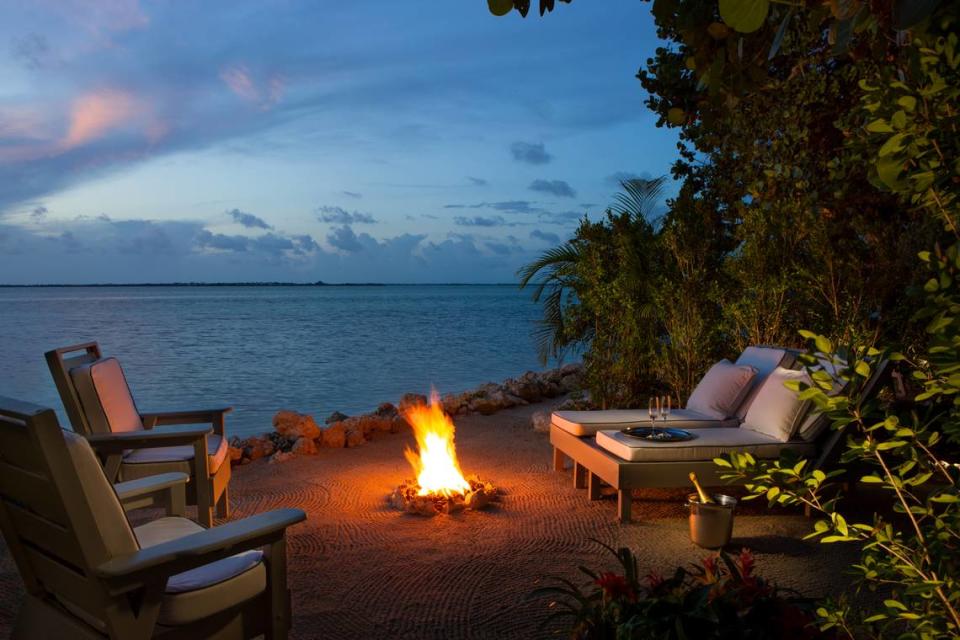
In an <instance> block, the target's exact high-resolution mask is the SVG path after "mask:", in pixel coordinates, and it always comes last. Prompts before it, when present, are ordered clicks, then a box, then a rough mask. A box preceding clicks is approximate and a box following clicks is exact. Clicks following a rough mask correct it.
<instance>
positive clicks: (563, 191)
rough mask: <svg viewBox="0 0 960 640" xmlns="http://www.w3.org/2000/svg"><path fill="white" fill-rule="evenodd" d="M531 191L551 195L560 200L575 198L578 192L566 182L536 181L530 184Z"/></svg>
mask: <svg viewBox="0 0 960 640" xmlns="http://www.w3.org/2000/svg"><path fill="white" fill-rule="evenodd" d="M529 188H530V190H531V191H539V192H541V193H549V194H552V195H555V196H557V197H560V198H575V197H576V196H577V192H576V191H574V190H573V187H571V186H570V185H569V184H567V183H566V182H565V181H564V180H534V181H533V182H531V183H530V187H529Z"/></svg>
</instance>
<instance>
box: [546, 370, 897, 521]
mask: <svg viewBox="0 0 960 640" xmlns="http://www.w3.org/2000/svg"><path fill="white" fill-rule="evenodd" d="M777 371H779V372H780V373H778V374H777V375H776V376H774V377H769V376H768V378H767V379H766V380H765V382H764V383H763V384H762V385H761V387H760V389H758V390H757V393H763V396H761V401H760V402H759V403H757V406H756V407H755V413H756V414H758V416H757V417H754V418H752V420H753V421H758V420H759V421H760V422H761V423H762V420H763V418H764V416H763V408H764V407H765V406H770V405H771V399H772V400H773V403H772V404H774V405H776V404H777V397H778V396H779V397H780V398H781V399H782V400H781V401H782V402H793V403H795V404H793V405H792V407H791V408H790V411H792V412H793V413H791V414H790V416H788V417H785V420H786V422H790V423H791V424H793V425H794V426H793V427H791V428H790V429H791V433H790V435H784V434H780V435H782V437H778V433H777V429H773V434H771V433H762V432H758V431H757V430H754V429H755V428H756V427H755V425H754V424H753V423H752V422H751V423H750V424H749V425H747V426H746V427H745V426H740V427H711V426H709V425H703V426H700V427H698V428H691V432H692V433H694V434H695V436H696V437H695V438H694V439H693V440H689V441H686V442H676V443H665V442H654V443H651V442H646V441H643V440H638V439H635V438H630V437H629V436H625V435H623V434H621V433H620V431H619V429H608V430H600V431H598V432H597V434H596V436H595V437H594V438H589V437H578V436H576V435H574V434H572V433H569V432H568V431H566V430H565V429H562V428H558V427H556V426H555V425H553V426H552V427H551V431H550V441H551V444H553V446H554V451H555V454H554V464H555V465H557V463H558V459H557V458H558V456H557V454H556V451H560V452H562V453H561V454H560V455H568V456H570V457H571V458H573V461H574V483H575V486H576V487H577V488H587V490H588V495H589V497H590V499H591V500H597V499H599V498H600V489H601V485H602V484H604V483H605V484H607V485H610V486H611V487H613V488H614V489H616V490H617V498H618V509H617V514H618V518H619V520H620V521H621V522H629V521H630V518H631V502H632V496H631V492H632V490H633V489H641V488H648V487H661V488H672V487H682V486H686V485H687V483H688V482H689V480H688V475H689V473H690V472H691V471H693V472H695V473H696V474H697V476H698V477H699V478H700V480H701V482H702V483H703V484H705V485H719V484H722V482H721V480H720V478H719V468H718V467H717V466H716V465H715V464H714V463H713V459H714V458H716V457H718V456H720V455H724V454H729V453H731V452H734V451H746V452H749V453H751V454H752V455H753V456H754V457H756V458H758V459H776V458H778V457H779V456H780V453H781V452H783V451H784V450H791V451H794V452H795V453H796V454H797V455H799V456H801V457H803V458H807V459H811V460H813V461H814V468H822V467H824V466H828V465H829V464H832V462H833V461H834V458H835V456H836V453H837V451H838V449H837V445H838V443H839V442H840V440H841V439H842V437H843V432H842V431H829V430H828V429H827V426H828V423H827V419H826V418H825V417H824V416H822V415H820V414H818V413H810V414H809V415H804V413H805V411H806V407H805V406H803V403H799V402H798V401H797V399H796V395H795V394H793V392H791V391H789V390H788V389H786V388H785V387H784V386H783V379H782V376H783V375H786V374H784V373H783V372H784V371H785V370H784V369H783V368H780V369H778V370H777ZM885 372H886V363H880V364H879V365H878V366H877V367H876V370H875V372H874V374H873V376H872V378H871V379H870V380H869V381H868V382H867V384H866V385H865V387H864V389H863V393H864V394H865V395H869V394H872V393H874V392H875V391H876V390H877V389H878V388H879V384H880V381H881V379H882V377H883V375H884V374H885ZM789 373H791V374H795V375H798V376H802V375H805V374H804V373H803V372H799V371H798V372H789ZM757 393H755V394H754V398H756V396H757ZM744 415H745V417H747V418H748V419H750V418H749V416H748V415H747V414H744ZM608 424H610V423H608ZM632 424H635V423H632ZM761 427H762V424H761ZM559 462H561V463H562V458H561V459H560V460H559Z"/></svg>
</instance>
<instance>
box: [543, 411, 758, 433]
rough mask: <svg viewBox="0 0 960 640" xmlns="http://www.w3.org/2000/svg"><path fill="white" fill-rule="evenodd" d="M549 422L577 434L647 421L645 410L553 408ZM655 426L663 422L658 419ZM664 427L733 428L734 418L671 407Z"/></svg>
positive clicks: (735, 422)
mask: <svg viewBox="0 0 960 640" xmlns="http://www.w3.org/2000/svg"><path fill="white" fill-rule="evenodd" d="M550 421H551V423H552V424H553V425H555V426H556V427H558V428H560V429H563V430H564V431H566V432H568V433H572V434H573V435H575V436H577V437H583V436H592V435H596V433H597V432H598V431H601V430H603V429H625V428H627V427H636V426H643V425H649V424H650V416H649V414H648V412H647V410H646V409H643V410H640V409H608V410H605V411H554V412H553V415H552V416H551V417H550ZM657 424H658V425H662V424H664V421H663V420H657ZM666 424H667V426H670V427H678V428H681V429H705V428H709V427H736V426H737V425H739V424H740V421H739V420H737V419H736V418H733V419H726V420H718V419H716V418H711V417H710V416H705V415H703V414H701V413H697V412H696V411H691V410H690V409H674V410H673V411H671V412H670V415H669V416H667V421H666Z"/></svg>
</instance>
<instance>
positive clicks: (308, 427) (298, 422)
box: [273, 410, 320, 440]
mask: <svg viewBox="0 0 960 640" xmlns="http://www.w3.org/2000/svg"><path fill="white" fill-rule="evenodd" d="M273 428H274V430H276V432H277V433H279V434H280V435H282V436H285V437H287V438H291V439H293V440H296V439H297V438H317V437H319V436H320V427H318V426H317V423H316V422H314V420H313V416H308V415H305V414H302V413H297V412H296V411H286V410H282V411H278V412H277V415H275V416H273Z"/></svg>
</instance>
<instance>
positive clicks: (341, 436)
mask: <svg viewBox="0 0 960 640" xmlns="http://www.w3.org/2000/svg"><path fill="white" fill-rule="evenodd" d="M320 441H321V444H322V445H323V447H324V448H325V449H343V448H344V447H345V446H346V444H347V430H346V428H345V427H344V425H343V422H334V423H333V424H331V425H329V426H328V427H327V428H326V429H324V430H323V431H322V432H321V435H320Z"/></svg>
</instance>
